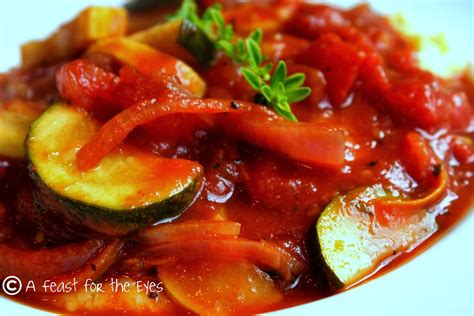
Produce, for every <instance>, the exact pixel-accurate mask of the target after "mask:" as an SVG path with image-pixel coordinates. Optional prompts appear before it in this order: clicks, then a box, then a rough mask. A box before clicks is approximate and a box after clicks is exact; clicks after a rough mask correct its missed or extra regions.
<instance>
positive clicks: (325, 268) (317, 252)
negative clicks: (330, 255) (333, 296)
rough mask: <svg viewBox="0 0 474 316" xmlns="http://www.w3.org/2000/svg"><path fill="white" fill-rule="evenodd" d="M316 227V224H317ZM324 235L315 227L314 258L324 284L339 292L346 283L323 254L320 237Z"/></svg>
mask: <svg viewBox="0 0 474 316" xmlns="http://www.w3.org/2000/svg"><path fill="white" fill-rule="evenodd" d="M315 227H316V225H315ZM321 238H322V237H320V236H319V234H318V230H317V229H315V231H314V238H313V242H314V244H313V249H314V255H313V257H314V260H313V262H315V267H314V268H315V270H316V273H317V275H318V276H319V277H321V279H322V281H323V284H324V286H326V287H327V288H328V289H329V290H330V291H332V292H337V291H339V290H341V289H342V288H344V286H345V284H344V283H343V282H342V281H341V280H340V279H339V278H338V277H337V275H336V274H335V273H334V272H333V271H332V269H331V268H330V267H329V265H328V264H327V263H326V259H325V258H324V256H323V252H322V249H321V244H320V239H321Z"/></svg>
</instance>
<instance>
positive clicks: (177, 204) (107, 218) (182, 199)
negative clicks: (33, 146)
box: [28, 163, 200, 237]
mask: <svg viewBox="0 0 474 316" xmlns="http://www.w3.org/2000/svg"><path fill="white" fill-rule="evenodd" d="M28 171H29V175H30V178H31V179H32V180H33V183H34V186H33V202H34V204H35V208H36V210H37V211H38V212H41V213H50V214H54V215H60V216H63V218H64V220H65V222H66V224H67V225H68V226H69V228H71V229H72V230H73V231H74V232H76V233H78V234H80V235H83V234H84V235H86V234H87V235H89V234H91V233H92V234H98V235H101V236H108V237H121V236H125V235H128V234H131V233H134V232H136V231H137V230H138V229H140V228H142V227H144V226H148V225H151V224H154V223H156V222H159V221H162V220H166V219H171V218H174V217H176V216H179V215H180V214H181V213H183V212H184V211H185V210H186V209H187V208H188V207H189V206H190V205H191V204H192V202H193V201H194V198H195V196H196V193H197V191H198V190H199V188H200V180H198V179H195V180H194V181H193V182H192V184H190V185H188V186H187V187H186V188H185V189H184V190H182V191H181V192H179V193H177V194H175V195H173V196H170V197H168V198H166V199H164V200H163V201H160V202H156V203H153V204H151V205H148V206H144V207H138V208H134V209H131V210H112V209H108V208H105V207H100V206H96V205H91V204H88V203H84V202H82V201H76V200H73V199H70V198H68V197H65V196H63V195H61V194H59V193H57V192H55V191H53V190H52V189H51V188H49V187H48V186H47V185H46V184H45V183H44V182H43V181H42V179H41V178H40V177H39V175H38V174H37V173H36V172H35V170H34V166H33V165H32V164H31V163H29V164H28Z"/></svg>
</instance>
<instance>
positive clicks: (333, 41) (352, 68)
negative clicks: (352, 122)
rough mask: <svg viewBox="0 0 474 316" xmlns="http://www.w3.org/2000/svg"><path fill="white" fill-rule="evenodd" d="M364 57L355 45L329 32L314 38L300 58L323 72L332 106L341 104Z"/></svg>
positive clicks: (356, 75)
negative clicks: (316, 38)
mask: <svg viewBox="0 0 474 316" xmlns="http://www.w3.org/2000/svg"><path fill="white" fill-rule="evenodd" d="M364 57H365V54H364V53H363V52H362V51H360V50H358V49H357V48H356V47H355V46H353V45H351V44H349V43H345V42H344V41H342V40H341V38H340V37H339V36H337V35H335V34H332V33H329V34H325V35H323V36H321V37H320V38H319V39H318V40H316V41H315V42H314V43H313V44H312V45H311V46H310V48H309V49H308V51H307V52H306V53H305V54H304V56H303V57H302V59H303V61H304V62H306V63H307V64H308V65H311V66H313V67H316V68H318V69H319V70H321V71H322V72H323V74H324V77H325V78H326V81H327V88H326V89H327V94H328V98H329V101H330V102H331V104H332V105H334V106H341V105H342V104H343V103H344V101H345V100H346V99H347V97H348V95H349V93H350V90H351V89H352V86H353V85H354V82H355V80H356V79H357V77H358V75H359V68H360V65H361V64H362V62H363V60H364Z"/></svg>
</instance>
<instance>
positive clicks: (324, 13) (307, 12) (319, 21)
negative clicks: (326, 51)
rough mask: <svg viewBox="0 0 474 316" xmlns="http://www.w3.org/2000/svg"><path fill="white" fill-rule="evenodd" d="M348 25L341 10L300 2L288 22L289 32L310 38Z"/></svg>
mask: <svg viewBox="0 0 474 316" xmlns="http://www.w3.org/2000/svg"><path fill="white" fill-rule="evenodd" d="M348 26H350V22H349V21H348V20H347V19H346V18H345V17H344V15H343V13H342V12H341V10H338V9H336V8H332V7H329V6H326V5H310V4H306V5H305V4H302V5H300V6H299V8H298V10H297V11H296V13H295V14H294V15H293V16H292V18H291V19H290V20H289V22H288V28H289V30H290V31H291V32H293V33H294V34H297V35H298V36H304V37H306V38H310V39H316V38H318V37H319V36H321V35H323V34H325V33H327V32H336V31H337V30H339V29H342V28H344V27H348Z"/></svg>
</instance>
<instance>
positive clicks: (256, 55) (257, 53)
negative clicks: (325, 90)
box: [170, 0, 311, 121]
mask: <svg viewBox="0 0 474 316" xmlns="http://www.w3.org/2000/svg"><path fill="white" fill-rule="evenodd" d="M178 18H179V19H183V20H189V21H190V22H191V23H193V24H194V25H195V26H196V27H198V28H200V29H201V30H202V31H203V32H204V33H205V36H207V37H208V38H209V39H210V40H211V41H212V42H213V43H214V47H215V48H216V49H217V50H220V51H222V52H223V53H224V54H225V55H226V56H227V57H229V58H230V59H232V61H233V62H234V63H235V64H240V66H241V67H240V71H241V72H242V75H243V76H244V78H245V80H246V81H247V82H248V84H249V85H250V86H251V87H252V89H254V90H256V91H257V93H260V94H261V95H263V97H264V98H265V99H266V100H267V105H268V107H270V108H273V109H274V110H275V112H276V113H278V114H279V115H281V116H282V117H284V118H286V119H288V120H290V121H297V119H296V117H295V116H294V114H293V113H292V111H291V106H290V103H293V102H299V101H301V100H303V99H305V98H306V97H308V95H310V93H311V89H310V88H308V87H303V86H302V85H303V84H304V81H305V75H304V74H302V73H296V74H293V75H291V76H288V74H287V69H286V63H285V62H284V61H282V60H280V61H279V62H278V64H277V66H276V68H275V71H274V73H273V76H272V75H271V74H270V73H271V71H272V69H273V65H272V64H271V63H266V64H265V65H262V63H263V61H264V60H267V57H265V56H263V54H262V50H261V47H260V44H261V42H262V39H263V32H262V30H261V29H256V30H255V31H253V32H251V33H250V34H249V35H248V36H247V37H246V38H245V39H244V38H242V37H237V38H234V31H233V27H232V25H231V24H226V23H225V20H224V16H223V14H222V7H221V6H220V5H219V4H216V5H213V6H211V7H209V8H208V9H207V10H206V11H205V12H204V13H203V15H202V16H201V17H199V15H198V7H197V5H196V3H195V2H194V1H193V0H184V1H183V4H182V5H181V8H180V9H179V10H178V11H177V12H176V13H175V14H174V15H173V16H171V17H170V19H178Z"/></svg>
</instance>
